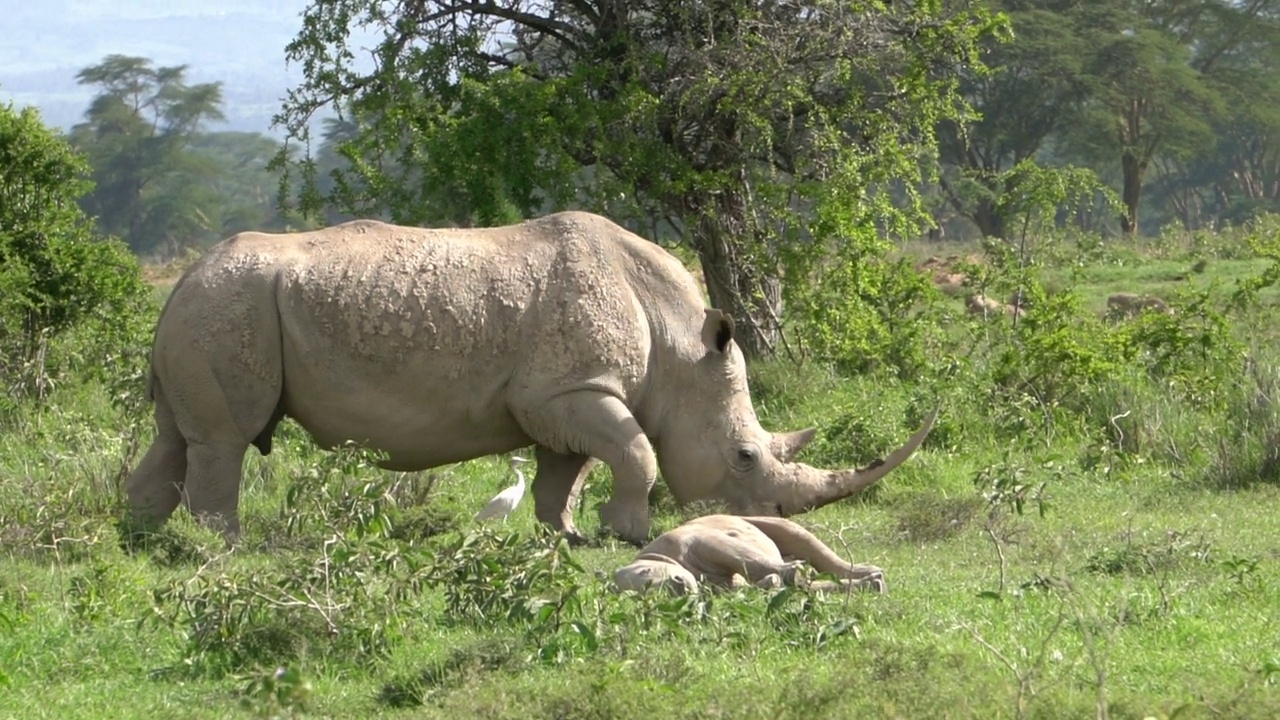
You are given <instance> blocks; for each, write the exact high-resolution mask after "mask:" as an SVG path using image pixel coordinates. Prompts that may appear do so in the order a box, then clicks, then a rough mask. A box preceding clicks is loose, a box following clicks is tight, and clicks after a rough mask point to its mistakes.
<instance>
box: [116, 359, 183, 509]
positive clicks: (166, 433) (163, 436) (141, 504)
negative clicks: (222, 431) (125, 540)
mask: <svg viewBox="0 0 1280 720" xmlns="http://www.w3.org/2000/svg"><path fill="white" fill-rule="evenodd" d="M154 392H155V403H156V411H155V416H156V437H155V440H154V441H152V443H151V447H150V448H149V449H148V450H147V454H146V455H144V456H143V457H142V462H140V463H138V467H136V468H134V470H133V472H132V473H131V474H130V475H129V479H128V480H126V481H125V484H124V487H125V494H126V495H127V496H128V498H129V509H130V515H131V519H132V521H133V522H132V524H133V529H134V530H147V529H150V528H154V527H156V526H157V525H159V524H161V523H163V522H164V521H165V520H167V519H169V516H170V515H172V514H173V511H174V509H175V508H177V507H178V503H179V502H181V501H182V492H181V486H182V482H183V478H184V477H185V476H186V472H187V441H186V440H185V439H184V438H183V437H182V433H181V432H179V431H178V424H177V423H176V422H174V420H173V408H172V407H171V406H170V405H169V399H168V398H167V397H165V395H164V392H163V391H162V389H161V388H160V387H159V385H158V384H157V385H156V386H155V391H154Z"/></svg>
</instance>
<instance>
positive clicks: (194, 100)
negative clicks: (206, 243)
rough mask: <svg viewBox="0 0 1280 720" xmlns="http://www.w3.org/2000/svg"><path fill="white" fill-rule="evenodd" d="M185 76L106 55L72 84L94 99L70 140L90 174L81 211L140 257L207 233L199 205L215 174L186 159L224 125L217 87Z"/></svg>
mask: <svg viewBox="0 0 1280 720" xmlns="http://www.w3.org/2000/svg"><path fill="white" fill-rule="evenodd" d="M186 71H187V68H186V66H185V65H180V66H175V67H159V68H154V67H152V65H151V61H150V60H148V59H146V58H140V57H129V56H124V55H109V56H107V57H106V58H105V59H104V60H103V61H102V62H101V63H99V64H98V65H94V66H92V67H87V68H85V69H83V70H81V71H80V72H79V74H78V75H77V76H76V78H77V80H78V81H79V82H80V84H82V85H93V86H97V88H98V91H99V92H98V95H97V96H96V97H95V98H94V99H93V102H92V103H91V104H90V106H89V109H88V110H87V111H86V112H85V122H83V123H81V124H79V125H76V126H75V127H74V128H73V129H72V135H71V137H72V141H73V143H74V144H75V145H77V146H78V147H80V148H82V149H84V150H85V151H86V153H87V154H88V158H89V162H90V164H91V165H92V167H93V169H94V172H93V179H94V182H95V183H96V187H95V189H94V191H93V192H92V193H91V194H90V195H88V196H87V197H86V198H85V200H84V203H83V204H84V208H85V210H86V211H87V212H88V213H89V214H91V215H94V216H96V217H97V218H98V223H99V225H100V227H101V228H102V230H103V231H104V232H107V233H110V234H114V235H119V236H120V237H123V238H125V239H126V241H127V242H128V243H129V245H130V247H132V248H133V249H134V250H135V251H136V252H139V253H146V252H151V251H154V250H156V249H157V248H159V247H161V246H163V245H164V243H165V242H166V241H170V242H172V241H173V240H174V239H175V235H180V234H182V233H186V232H194V231H198V230H200V229H204V228H206V227H207V225H208V223H207V220H206V218H207V213H205V212H203V211H202V210H201V203H202V202H206V201H207V198H208V193H207V192H204V183H203V181H204V180H205V179H207V178H208V176H209V174H210V173H211V172H213V168H212V166H211V165H210V164H209V163H208V162H207V159H205V158H201V157H199V156H195V155H192V154H191V153H189V152H187V151H188V149H189V147H190V145H191V142H192V139H193V138H194V137H195V136H196V135H197V134H199V133H200V132H201V131H202V130H203V128H204V126H205V125H206V124H207V123H209V122H212V121H217V120H222V119H223V114H222V109H221V106H222V87H221V83H201V84H196V85H188V84H187V83H186Z"/></svg>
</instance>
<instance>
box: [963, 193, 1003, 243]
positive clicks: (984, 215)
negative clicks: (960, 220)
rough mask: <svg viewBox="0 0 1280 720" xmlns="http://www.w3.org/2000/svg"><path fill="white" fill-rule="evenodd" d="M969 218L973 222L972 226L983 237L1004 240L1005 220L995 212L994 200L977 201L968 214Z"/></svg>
mask: <svg viewBox="0 0 1280 720" xmlns="http://www.w3.org/2000/svg"><path fill="white" fill-rule="evenodd" d="M969 218H970V219H971V220H973V224H974V225H977V226H978V231H979V232H981V233H982V236H983V237H989V238H1000V239H1002V240H1003V239H1004V234H1005V218H1004V216H1003V215H1001V214H1000V213H999V211H997V210H996V203H995V201H994V200H990V199H987V198H983V199H982V200H979V201H977V202H976V203H975V204H974V206H973V209H972V210H971V211H970V213H969Z"/></svg>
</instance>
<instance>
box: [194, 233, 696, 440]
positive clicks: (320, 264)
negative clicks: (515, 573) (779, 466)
mask: <svg viewBox="0 0 1280 720" xmlns="http://www.w3.org/2000/svg"><path fill="white" fill-rule="evenodd" d="M638 243H645V241H643V240H642V239H639V238H637V237H636V236H634V235H631V234H630V233H627V232H626V231H625V230H622V228H619V227H618V226H616V225H613V224H612V223H610V222H608V221H607V220H604V219H603V218H598V217H596V216H591V215H586V214H582V213H568V214H562V215H557V216H549V217H547V218H542V219H540V220H537V221H530V222H527V223H524V224H521V225H515V226H508V227H502V228H489V229H468V230H432V229H422V228H409V227H399V226H394V225H388V224H385V223H380V222H374V221H354V222H350V223H344V224H342V225H338V226H335V227H331V228H325V229H322V230H317V231H312V232H306V233H297V234H289V235H269V234H260V233H244V234H241V235H239V236H236V237H234V238H231V239H229V240H227V241H225V242H224V243H222V244H220V245H218V246H216V247H215V248H214V249H212V250H211V251H210V252H209V253H208V254H207V255H206V256H205V257H204V258H202V260H201V262H200V263H199V264H198V267H195V268H193V269H192V271H191V272H189V273H188V276H187V277H185V278H184V279H183V281H182V282H181V283H180V284H179V287H178V288H177V289H175V295H176V294H178V293H179V292H181V293H185V294H186V295H187V296H188V297H187V300H186V304H187V305H188V306H190V305H193V304H194V305H199V306H202V307H203V308H204V309H203V310H202V311H201V313H202V314H203V315H205V316H206V317H205V319H206V320H209V321H212V324H215V325H219V327H221V329H222V330H226V331H227V332H222V333H218V336H220V337H224V338H226V339H225V341H224V342H227V343H232V344H234V343H236V342H238V340H237V339H236V337H235V336H236V334H237V330H236V329H235V328H234V327H231V325H234V324H235V323H230V324H228V323H227V322H226V320H225V318H222V317H220V316H219V307H226V306H227V305H228V304H229V301H228V298H232V297H236V298H242V300H241V301H238V303H239V304H244V301H243V298H252V297H257V298H261V297H270V298H271V299H272V300H273V301H274V303H273V304H274V305H276V307H277V308H278V311H279V317H280V334H281V348H282V353H281V358H280V360H279V362H280V363H281V369H282V371H283V376H284V391H283V397H282V403H283V406H284V408H285V410H286V412H288V414H290V415H291V416H293V417H295V418H296V419H298V420H299V422H300V423H301V424H303V425H304V426H305V427H307V429H308V430H310V431H311V432H312V433H313V434H314V435H315V436H316V437H317V439H318V440H320V441H321V442H324V443H334V442H341V441H342V440H345V439H350V438H358V439H369V440H374V439H375V438H374V437H373V436H377V437H378V438H380V439H379V440H376V441H375V444H376V445H379V446H382V447H384V448H385V449H389V450H392V451H393V452H394V451H396V450H397V449H398V451H399V453H400V454H401V455H402V456H407V455H412V454H413V453H414V452H417V453H419V456H417V457H412V458H409V459H408V460H406V463H407V464H421V463H428V462H429V463H435V462H448V461H451V460H452V459H454V458H453V457H452V455H450V454H449V453H445V454H443V455H442V454H441V453H440V452H437V451H436V450H433V449H432V447H430V446H431V445H432V443H433V442H438V443H439V444H440V446H441V447H443V446H449V447H451V448H453V450H451V451H450V453H452V454H462V455H469V456H474V455H477V454H484V453H486V452H498V451H500V450H502V449H509V447H519V446H521V445H522V444H528V438H527V437H524V435H523V432H522V431H521V429H520V427H519V425H518V424H517V422H516V420H515V418H514V417H513V416H512V413H511V411H510V408H509V402H510V397H511V392H512V389H513V387H514V388H515V389H516V390H522V391H525V392H531V391H537V390H539V389H543V388H545V389H546V391H547V392H554V391H556V390H557V389H558V388H564V387H566V386H567V385H568V384H572V383H573V382H574V381H575V380H576V379H589V381H590V383H592V385H590V386H591V387H599V388H601V389H604V390H606V391H609V392H614V393H616V394H618V395H620V396H624V397H625V396H631V395H634V394H635V393H637V392H638V391H639V389H640V387H641V386H642V385H643V383H644V380H645V375H646V373H647V371H648V368H649V363H648V359H649V356H650V351H651V349H652V348H651V340H652V338H651V335H650V331H649V327H650V318H649V317H648V316H647V314H646V313H647V312H648V310H649V309H650V308H647V307H646V305H657V306H664V307H665V306H669V305H671V303H670V302H669V301H667V300H663V299H662V296H663V294H664V293H665V294H667V295H671V293H672V292H674V293H675V295H674V296H675V297H677V298H687V297H688V293H687V288H685V287H683V286H684V285H687V284H689V283H690V278H689V277H688V274H687V273H684V271H683V269H682V268H681V269H680V271H679V273H680V274H677V275H676V276H674V277H673V276H671V274H670V273H671V267H670V265H669V262H674V259H673V258H671V257H670V256H669V255H668V254H667V253H665V252H664V251H662V250H661V249H659V248H657V247H656V246H649V247H647V248H646V247H644V245H641V244H638ZM651 251H653V252H651ZM637 258H638V259H637ZM681 274H682V275H683V277H681V276H680V275H681ZM673 280H674V283H673ZM637 284H639V285H640V286H642V287H637ZM673 286H674V287H675V290H674V291H673V290H672V287H673ZM695 292H696V291H695ZM264 293H265V294H264ZM654 293H657V294H658V297H655V296H654ZM175 302H176V301H175ZM250 302H253V301H252V300H251V301H250ZM679 304H680V303H679V302H677V303H676V305H679ZM187 309H188V310H189V309H191V308H190V307H188V308H187ZM694 310H696V311H698V312H700V309H699V308H696V307H695V308H682V310H681V311H680V314H682V315H688V314H690V313H691V312H692V311H694ZM655 311H657V312H658V314H663V312H665V311H661V310H660V309H655ZM205 326H206V327H208V326H210V323H205ZM361 433H364V435H361ZM481 438H483V439H481ZM424 443H425V445H424ZM507 446H509V447H507ZM414 448H417V449H416V450H415V449H414ZM446 455H448V457H446Z"/></svg>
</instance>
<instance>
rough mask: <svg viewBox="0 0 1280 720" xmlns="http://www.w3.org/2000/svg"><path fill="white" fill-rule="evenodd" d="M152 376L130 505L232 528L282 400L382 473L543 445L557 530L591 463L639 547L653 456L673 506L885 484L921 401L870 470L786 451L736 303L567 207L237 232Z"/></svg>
mask: <svg viewBox="0 0 1280 720" xmlns="http://www.w3.org/2000/svg"><path fill="white" fill-rule="evenodd" d="M148 394H149V396H150V397H151V398H152V399H154V401H155V418H156V425H157V434H156V438H155V442H154V443H153V444H152V446H151V448H150V449H149V450H148V451H147V453H146V455H145V457H144V458H143V459H142V461H141V463H139V465H138V467H137V469H136V470H135V471H134V472H133V474H132V475H131V476H130V477H129V479H128V481H127V483H126V489H127V493H128V497H129V503H130V506H131V510H132V515H133V519H134V521H135V522H136V523H140V526H141V527H146V526H148V525H154V524H156V523H159V522H163V521H164V519H166V518H167V517H168V516H169V515H170V514H171V513H172V512H173V511H174V509H175V508H176V507H177V506H178V504H179V503H180V502H182V501H183V500H185V502H186V504H187V507H188V508H189V509H190V511H191V512H192V513H193V514H195V515H196V516H197V517H200V518H202V519H203V520H204V521H205V522H206V523H209V524H211V525H212V526H214V527H218V528H220V529H221V531H222V532H223V534H224V535H225V536H226V537H227V538H228V540H234V539H235V538H236V537H237V536H238V534H239V529H240V526H239V519H238V516H237V505H238V502H239V493H240V480H241V464H242V462H243V458H244V453H245V451H246V450H247V449H248V447H249V445H250V444H253V445H255V446H257V448H258V450H259V451H260V452H261V453H262V454H264V455H265V454H267V453H269V452H270V451H271V436H272V433H273V431H274V429H275V427H276V425H277V423H278V422H279V421H280V420H281V418H283V417H284V416H286V415H287V416H289V417H291V418H293V419H294V420H296V421H297V422H298V423H299V424H300V425H301V426H302V427H303V428H305V429H306V430H307V431H308V432H309V433H310V434H311V435H312V437H313V438H314V439H315V440H316V441H317V442H318V443H320V444H321V445H322V446H325V447H330V448H331V447H334V446H337V445H339V444H342V443H344V442H354V443H357V444H360V445H363V446H365V447H369V448H372V449H375V450H378V451H381V452H382V453H384V454H385V455H384V457H385V460H384V461H383V462H382V466H383V467H385V468H388V469H393V470H420V469H425V468H430V467H434V466H438V465H443V464H446V463H452V462H459V461H463V460H469V459H472V458H477V457H481V456H484V455H490V454H494V453H503V452H508V451H512V450H516V449H518V448H524V447H527V446H529V445H535V446H536V450H535V452H536V459H537V468H538V469H537V474H536V476H535V478H534V480H533V496H534V503H535V514H536V515H537V517H538V518H539V519H540V520H541V521H543V522H545V523H548V524H550V525H551V526H552V527H554V528H555V529H557V530H559V531H562V532H564V533H566V534H568V535H569V537H570V538H571V539H573V540H581V539H582V538H581V537H580V536H579V535H578V534H577V532H576V529H575V528H574V525H573V520H572V516H571V511H572V508H573V506H574V503H575V502H576V499H577V496H578V493H579V491H580V489H581V487H582V483H583V480H584V479H585V478H586V476H587V473H588V471H589V470H590V469H591V466H592V464H593V463H594V462H595V461H596V460H597V459H598V460H602V461H604V462H605V463H607V464H608V465H609V466H610V468H611V469H612V470H613V478H614V484H613V495H612V497H611V498H610V499H609V500H608V501H607V502H605V503H604V504H603V505H602V506H601V508H600V516H601V520H602V523H603V524H604V525H605V526H607V527H608V528H610V529H611V530H612V531H613V532H614V533H615V534H617V535H619V536H620V537H622V538H624V539H626V540H629V541H631V542H633V543H636V544H637V545H638V544H642V543H643V542H644V541H645V540H646V539H647V536H648V533H649V511H648V503H647V498H648V494H649V490H650V488H651V487H652V486H653V484H654V482H655V480H656V478H657V476H658V472H659V470H661V472H662V476H663V477H664V478H665V480H666V482H667V485H668V486H669V487H670V489H671V493H672V495H673V496H674V498H675V499H676V500H677V501H678V502H680V503H689V502H692V501H698V500H712V501H722V502H724V503H725V504H726V505H727V506H728V508H729V510H730V511H731V512H735V513H743V514H781V515H790V514H792V513H799V512H804V511H806V510H809V509H811V508H815V507H818V506H821V505H825V504H827V503H831V502H834V501H836V500H839V499H841V498H845V497H848V496H850V495H853V494H855V493H857V492H858V491H860V490H862V489H863V488H864V487H866V486H868V485H870V484H871V483H873V482H875V481H876V480H878V479H879V478H880V477H882V476H883V475H885V474H886V473H888V472H889V471H890V470H892V469H893V468H894V467H896V466H897V465H899V464H900V463H902V462H903V461H904V460H905V459H906V458H907V457H908V456H909V455H910V454H911V453H912V452H913V451H914V450H915V449H916V448H917V447H919V445H920V443H921V442H922V441H923V440H924V438H925V436H926V435H927V434H928V432H929V429H930V427H931V426H932V423H933V419H934V416H936V411H935V413H934V416H931V417H930V418H929V419H928V421H927V422H926V423H925V425H924V426H923V427H922V428H921V429H920V430H919V432H917V433H916V434H915V435H914V436H913V437H912V438H911V439H910V440H909V441H908V442H907V444H906V445H905V446H903V447H902V448H901V449H899V450H897V451H895V452H894V453H893V454H891V455H890V456H889V457H888V458H887V459H886V460H878V461H876V462H874V463H872V464H871V465H869V466H868V467H866V468H862V469H857V470H837V471H830V470H820V469H817V468H813V467H810V466H808V465H803V464H799V463H795V462H792V458H793V457H794V456H795V454H796V453H797V452H798V451H799V450H800V448H801V447H803V446H804V445H805V444H806V443H807V442H809V440H811V439H812V438H813V435H814V429H813V428H809V429H807V430H802V431H799V432H793V433H784V434H770V433H769V432H767V431H765V430H764V429H763V428H762V427H761V426H760V423H759V422H758V421H757V419H756V415H755V411H754V410H753V408H752V406H751V398H750V395H749V394H748V389H747V372H746V365H745V363H744V361H743V357H742V354H741V352H740V351H739V349H738V348H737V345H736V344H735V343H734V342H733V322H732V321H731V320H730V318H728V317H727V316H725V315H723V314H721V313H720V312H719V311H717V310H707V309H704V303H703V300H702V296H701V294H700V293H699V288H698V285H697V283H696V282H695V281H694V279H693V277H692V276H691V275H690V274H689V272H688V271H687V270H685V268H684V266H683V265H681V263H680V262H679V261H678V260H677V259H676V258H675V257H674V256H673V255H671V254H669V253H667V252H666V251H665V250H663V249H661V248H660V247H658V246H657V245H655V244H653V243H650V242H648V241H646V240H644V239H643V238H640V237H638V236H637V235H634V234H632V233H630V232H628V231H627V230H625V229H623V228H621V227H619V226H618V225H615V224H614V223H612V222H610V221H608V220H606V219H604V218H602V217H598V216H595V215H591V214H587V213H581V212H566V213H559V214H554V215H550V216H547V217H544V218H541V219H537V220H531V221H528V222H525V223H522V224H519V225H513V226H509V227H496V228H483V229H466V230H456V229H452V230H431V229H423V228H413V227H397V226H394V225H388V224H385V223H381V222H374V221H368V220H357V221H353V222H348V223H344V224H341V225H337V226H335V227H330V228H326V229H321V230H315V231H311V232H303V233H297V234H263V233H254V232H247V233H241V234H239V235H236V236H234V237H231V238H229V239H227V240H224V241H223V242H221V243H219V244H217V245H215V246H214V247H213V248H211V249H210V250H209V251H208V252H207V253H206V254H205V255H204V256H203V257H201V258H200V259H199V260H198V261H197V262H195V263H194V264H193V265H192V266H191V267H190V268H189V269H188V270H187V271H186V272H185V273H184V274H183V276H182V277H181V278H180V279H179V281H178V283H177V285H176V286H175V287H174V289H173V293H172V294H171V295H170V297H169V300H168V302H167V303H166V305H165V308H164V310H163V311H162V313H161V315H160V319H159V322H158V323H157V326H156V332H155V341H154V347H153V350H152V355H151V373H150V378H149V383H148Z"/></svg>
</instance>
